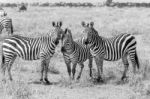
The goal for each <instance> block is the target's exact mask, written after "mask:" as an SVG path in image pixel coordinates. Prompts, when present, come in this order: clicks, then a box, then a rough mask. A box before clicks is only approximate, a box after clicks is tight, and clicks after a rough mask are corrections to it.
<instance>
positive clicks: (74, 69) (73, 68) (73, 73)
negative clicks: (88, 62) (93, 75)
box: [72, 63, 77, 80]
mask: <svg viewBox="0 0 150 99" xmlns="http://www.w3.org/2000/svg"><path fill="white" fill-rule="evenodd" d="M76 66H77V63H74V64H73V67H72V79H73V80H74V76H75V73H76Z"/></svg>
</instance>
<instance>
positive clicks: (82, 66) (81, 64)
mask: <svg viewBox="0 0 150 99" xmlns="http://www.w3.org/2000/svg"><path fill="white" fill-rule="evenodd" d="M79 65H80V66H81V70H80V72H79V75H78V77H77V80H79V79H80V77H81V74H82V71H83V68H84V64H83V63H80V64H79Z"/></svg>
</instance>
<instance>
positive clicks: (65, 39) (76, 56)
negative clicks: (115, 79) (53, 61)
mask: <svg viewBox="0 0 150 99" xmlns="http://www.w3.org/2000/svg"><path fill="white" fill-rule="evenodd" d="M61 41H62V48H61V52H62V53H63V56H64V60H65V63H66V66H67V70H68V74H69V77H70V78H71V63H72V64H73V67H72V75H73V77H72V79H74V76H75V72H76V65H77V64H79V65H80V66H81V70H80V72H79V75H78V77H77V79H80V77H81V74H82V71H83V68H84V62H85V61H86V60H87V59H89V68H90V77H91V76H92V61H93V59H92V55H91V54H90V49H89V47H88V46H87V45H85V44H84V42H85V39H84V38H82V39H79V40H77V41H74V40H73V38H72V33H71V30H70V29H65V32H64V34H63V35H62V39H61Z"/></svg>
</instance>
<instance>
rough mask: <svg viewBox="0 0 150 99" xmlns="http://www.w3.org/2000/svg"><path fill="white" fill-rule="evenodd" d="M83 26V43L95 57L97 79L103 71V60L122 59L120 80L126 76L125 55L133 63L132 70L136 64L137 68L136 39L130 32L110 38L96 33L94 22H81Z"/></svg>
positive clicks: (127, 64) (126, 61) (126, 62)
mask: <svg viewBox="0 0 150 99" xmlns="http://www.w3.org/2000/svg"><path fill="white" fill-rule="evenodd" d="M82 26H83V27H84V30H83V32H84V33H86V35H87V38H86V42H85V44H88V45H89V46H90V52H91V54H92V56H93V57H94V58H95V61H96V64H97V68H98V79H97V80H98V81H100V80H101V81H103V80H102V77H101V75H102V73H103V60H107V61H117V60H119V59H122V61H123V64H124V66H125V69H124V73H123V76H122V80H124V79H125V78H126V72H127V70H128V66H129V63H128V60H127V56H129V57H130V60H131V62H132V65H133V72H134V73H135V71H136V66H137V68H138V69H139V60H138V57H137V53H136V44H137V42H136V40H135V37H134V36H132V35H131V34H127V33H125V34H120V35H118V36H116V37H112V38H104V37H101V36H99V35H98V32H97V31H96V30H95V29H94V27H93V26H94V22H90V23H85V22H82Z"/></svg>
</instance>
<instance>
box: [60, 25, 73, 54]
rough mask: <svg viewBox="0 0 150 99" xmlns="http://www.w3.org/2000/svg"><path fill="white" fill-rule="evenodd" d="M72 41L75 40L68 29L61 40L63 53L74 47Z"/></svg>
mask: <svg viewBox="0 0 150 99" xmlns="http://www.w3.org/2000/svg"><path fill="white" fill-rule="evenodd" d="M72 41H73V38H72V33H71V30H70V29H68V28H66V29H65V31H64V33H63V34H62V38H61V42H62V47H61V52H67V49H70V47H71V46H72Z"/></svg>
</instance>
